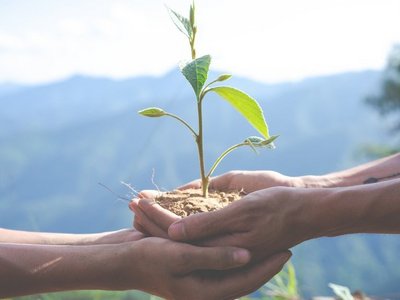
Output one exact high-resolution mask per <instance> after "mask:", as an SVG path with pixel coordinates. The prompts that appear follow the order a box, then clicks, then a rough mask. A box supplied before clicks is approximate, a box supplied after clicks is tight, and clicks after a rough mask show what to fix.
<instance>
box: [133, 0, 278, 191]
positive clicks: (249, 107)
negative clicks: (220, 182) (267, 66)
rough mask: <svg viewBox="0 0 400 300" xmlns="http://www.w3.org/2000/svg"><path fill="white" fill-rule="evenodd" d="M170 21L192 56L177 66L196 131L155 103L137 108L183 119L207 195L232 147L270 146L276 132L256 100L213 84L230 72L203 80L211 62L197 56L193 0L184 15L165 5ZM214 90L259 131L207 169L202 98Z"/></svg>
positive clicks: (227, 77)
mask: <svg viewBox="0 0 400 300" xmlns="http://www.w3.org/2000/svg"><path fill="white" fill-rule="evenodd" d="M168 11H169V13H170V16H171V18H172V21H173V22H174V24H175V25H176V27H177V28H178V29H179V30H180V31H181V32H182V33H183V34H184V35H185V36H186V37H187V38H188V41H189V45H190V51H191V57H192V59H191V60H190V61H187V62H183V63H181V64H180V70H181V72H182V74H183V76H185V78H186V79H187V80H188V81H189V83H190V85H191V86H192V88H193V91H194V93H195V96H196V98H195V100H196V103H197V117H198V128H197V131H196V130H195V129H193V127H192V126H191V125H190V124H188V123H187V122H186V121H185V120H183V119H182V118H181V117H179V116H177V115H174V114H172V113H169V112H166V111H164V110H163V109H161V108H158V107H149V108H146V109H143V110H141V111H139V114H141V115H143V116H146V117H163V116H168V117H171V118H174V119H176V120H178V121H179V122H180V123H182V124H183V125H184V126H185V127H186V128H187V129H188V130H189V131H190V132H191V133H192V135H193V137H194V139H195V142H196V144H197V152H198V156H199V164H200V178H201V183H202V193H203V196H204V197H207V196H208V186H209V181H210V177H211V175H212V174H213V172H214V171H215V169H216V167H217V166H218V164H219V163H220V162H221V161H222V159H224V157H226V156H227V155H228V154H229V153H230V152H232V151H233V150H235V149H237V148H239V147H242V146H249V147H251V148H252V149H253V150H255V151H256V148H263V147H264V148H273V147H274V145H273V141H274V140H275V139H276V138H277V136H270V135H269V131H268V125H267V123H266V122H265V118H264V114H263V111H262V109H261V107H260V105H259V104H258V102H257V101H256V100H255V99H253V98H252V97H250V96H249V95H247V94H246V93H244V92H242V91H240V90H238V89H236V88H233V87H230V86H215V84H216V83H219V82H223V81H226V80H228V79H229V78H231V76H232V75H229V74H223V75H221V76H219V77H218V78H217V79H215V80H213V81H211V82H209V83H208V84H206V81H207V77H208V70H209V67H210V63H211V56H210V55H204V56H201V57H199V58H196V48H195V41H196V33H197V26H196V22H195V6H194V2H193V3H192V4H191V5H190V11H189V18H186V17H183V16H181V15H180V14H178V13H177V12H175V11H173V10H171V9H169V8H168ZM210 92H212V93H216V94H217V95H219V96H220V97H221V98H222V99H224V100H226V101H227V102H228V103H229V104H230V105H232V106H233V108H235V109H236V110H237V111H238V112H239V113H241V114H242V115H243V117H244V118H245V119H246V120H247V121H248V122H249V123H250V124H251V125H252V126H253V127H254V128H255V129H256V130H257V131H258V133H259V134H260V135H261V137H257V136H252V137H248V138H246V139H245V140H244V141H243V142H241V143H238V144H236V145H233V146H231V147H229V148H228V149H226V150H225V151H224V152H223V153H222V154H221V155H220V156H219V157H218V158H217V159H216V161H215V162H214V164H213V165H212V166H211V168H210V170H209V171H208V172H207V171H206V169H205V163H204V143H203V110H202V105H203V100H204V97H205V96H206V95H207V94H208V93H210Z"/></svg>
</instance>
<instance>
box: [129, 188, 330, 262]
mask: <svg viewBox="0 0 400 300" xmlns="http://www.w3.org/2000/svg"><path fill="white" fill-rule="evenodd" d="M331 191H332V190H331V189H305V188H304V189H300V188H286V187H274V188H269V189H264V190H261V191H257V192H253V193H251V194H248V195H246V196H245V197H243V198H242V199H241V200H239V201H236V202H234V203H232V204H230V205H228V206H227V207H225V208H223V209H220V210H218V211H213V212H208V213H199V214H195V215H191V216H188V217H186V218H183V219H181V218H179V217H174V216H173V215H171V212H169V211H167V210H165V209H163V208H162V207H160V206H159V205H157V204H155V203H154V202H150V201H147V200H139V201H138V202H137V203H136V204H134V205H133V206H134V208H133V209H134V210H135V211H136V212H137V214H136V217H137V224H138V225H139V227H140V226H141V227H142V228H144V229H145V230H146V231H147V233H148V234H152V235H157V234H160V235H164V236H167V234H166V231H168V237H169V238H172V239H174V240H177V241H190V242H193V243H195V244H199V245H208V246H227V245H229V246H236V247H241V248H246V249H249V250H250V251H251V253H252V257H253V258H254V259H261V258H265V257H267V256H269V255H271V254H273V253H275V252H278V251H281V250H285V249H289V248H291V247H293V246H295V245H297V244H299V243H301V242H302V241H305V240H308V239H311V238H314V237H318V236H320V235H321V232H320V228H319V227H318V224H319V221H318V220H319V219H318V218H320V217H319V213H318V211H316V209H315V207H317V205H314V204H315V203H317V202H319V201H320V200H321V199H322V198H325V197H326V196H327V194H329V193H330V192H331ZM172 223H173V224H172ZM171 224H172V225H171Z"/></svg>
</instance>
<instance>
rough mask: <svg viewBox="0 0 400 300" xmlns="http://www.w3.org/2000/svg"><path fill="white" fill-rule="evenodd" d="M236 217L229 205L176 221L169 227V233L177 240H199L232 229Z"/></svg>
mask: <svg viewBox="0 0 400 300" xmlns="http://www.w3.org/2000/svg"><path fill="white" fill-rule="evenodd" d="M233 221H234V218H232V217H231V216H230V209H229V207H225V208H222V209H220V210H218V211H212V212H207V213H198V214H194V215H190V216H188V217H186V218H183V219H181V220H178V221H176V222H175V223H173V224H172V225H171V226H170V227H169V228H168V235H169V237H170V238H171V239H173V240H176V241H191V240H199V239H203V238H205V237H212V236H215V235H218V234H223V233H226V232H229V231H230V230H232V229H233V228H232V226H231V224H232V222H233Z"/></svg>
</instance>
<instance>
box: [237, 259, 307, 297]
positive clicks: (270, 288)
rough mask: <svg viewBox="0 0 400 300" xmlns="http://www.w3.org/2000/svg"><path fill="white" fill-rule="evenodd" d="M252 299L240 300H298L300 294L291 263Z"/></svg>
mask: <svg viewBox="0 0 400 300" xmlns="http://www.w3.org/2000/svg"><path fill="white" fill-rule="evenodd" d="M258 293H259V294H258V295H257V296H254V297H252V296H251V297H250V296H249V297H245V298H242V300H256V299H257V300H258V299H259V300H298V299H300V293H299V290H298V285H297V278H296V271H295V268H294V266H293V264H292V263H291V262H288V263H287V264H286V266H285V267H284V269H283V270H282V271H280V272H279V273H278V274H277V275H275V277H274V278H273V279H272V280H271V281H269V282H268V283H266V284H265V285H264V286H263V287H262V288H261V289H260V290H259V291H258Z"/></svg>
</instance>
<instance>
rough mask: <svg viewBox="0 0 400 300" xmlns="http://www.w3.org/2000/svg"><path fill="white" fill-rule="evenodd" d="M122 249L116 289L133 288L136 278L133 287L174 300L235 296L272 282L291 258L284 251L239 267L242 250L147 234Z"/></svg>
mask: <svg viewBox="0 0 400 300" xmlns="http://www.w3.org/2000/svg"><path fill="white" fill-rule="evenodd" d="M132 245H133V244H132ZM124 252H125V254H123V255H120V258H121V259H120V261H121V265H120V266H119V267H118V270H119V271H118V279H119V281H120V289H130V288H132V279H135V281H136V283H135V285H134V286H135V287H136V288H138V289H140V290H143V291H146V292H149V293H151V294H155V295H158V296H161V297H163V298H166V299H177V300H179V299H182V300H186V299H210V300H212V299H215V300H220V299H236V298H237V297H240V296H243V295H246V294H249V293H251V292H253V291H255V290H257V289H258V288H259V287H260V286H262V285H263V284H264V283H265V282H267V281H268V280H270V279H271V278H272V277H273V276H274V275H275V274H276V273H278V272H279V271H280V270H281V269H282V267H283V265H284V264H285V263H286V261H287V260H288V259H289V257H290V252H288V251H284V252H281V253H278V254H277V255H274V256H271V257H269V258H267V259H265V260H263V261H262V262H261V263H259V264H257V265H255V264H249V265H248V266H245V267H240V266H243V265H244V264H246V263H248V261H249V258H250V257H249V254H248V252H247V251H246V250H240V249H237V248H232V247H212V248H209V247H197V246H192V245H188V244H181V243H177V242H173V241H170V240H166V239H160V238H145V239H143V240H141V241H139V242H137V243H135V245H134V248H132V249H129V248H126V249H124ZM238 267H240V268H238ZM232 268H235V269H232ZM211 270H212V271H211ZM215 270H219V271H215Z"/></svg>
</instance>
